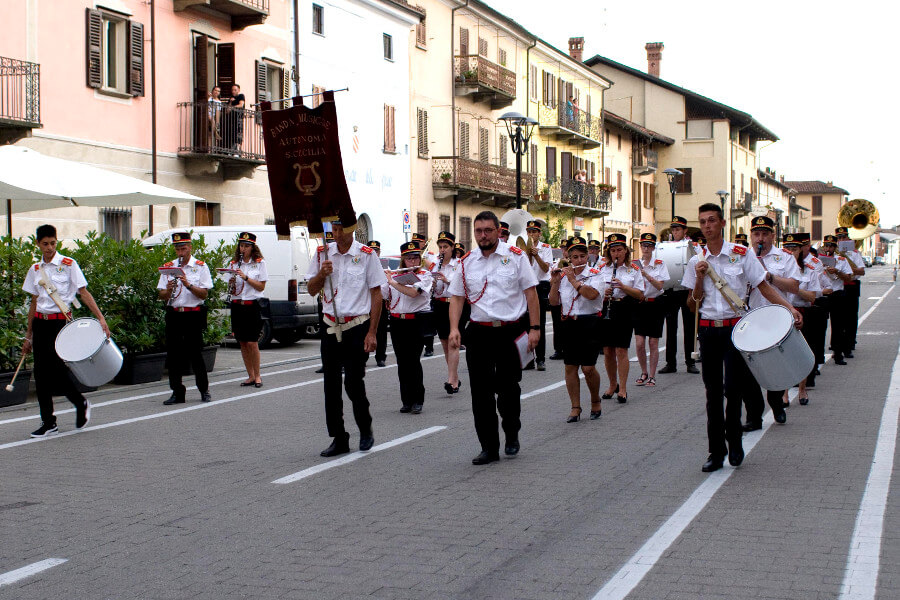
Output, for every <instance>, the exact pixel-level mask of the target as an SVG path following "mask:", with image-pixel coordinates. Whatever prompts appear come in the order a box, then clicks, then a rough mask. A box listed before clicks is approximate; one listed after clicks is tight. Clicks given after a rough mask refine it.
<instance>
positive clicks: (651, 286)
mask: <svg viewBox="0 0 900 600" xmlns="http://www.w3.org/2000/svg"><path fill="white" fill-rule="evenodd" d="M640 240H641V260H640V261H638V267H639V268H640V270H641V275H643V276H644V300H643V301H642V302H641V303H640V304H638V307H637V310H636V311H635V320H634V345H635V350H636V351H637V359H638V363H639V364H640V365H641V376H640V377H638V378H637V379H636V380H635V383H636V384H638V385H646V386H649V387H653V386H655V385H656V366H657V365H658V364H659V338H661V337H662V330H663V321H665V318H666V313H665V308H664V307H663V303H662V302H661V300H662V288H663V284H664V283H665V282H666V281H668V280H669V269H668V268H667V267H666V263H664V262H663V261H662V260H660V259H658V258H657V259H655V260H654V259H653V249H654V248H656V235H655V234H652V233H642V234H641V237H640ZM693 333H694V332H693V331H691V332H690V335H693ZM685 335H688V332H685ZM647 338H649V339H650V366H649V368H648V366H647V350H646V346H645V339H647Z"/></svg>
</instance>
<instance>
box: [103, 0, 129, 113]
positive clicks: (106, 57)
mask: <svg viewBox="0 0 900 600" xmlns="http://www.w3.org/2000/svg"><path fill="white" fill-rule="evenodd" d="M100 17H101V19H102V20H103V25H102V27H101V33H100V57H101V60H102V65H101V76H102V78H103V83H102V85H101V87H100V90H101V91H103V92H111V93H113V94H125V95H127V96H128V97H131V94H129V93H128V56H127V55H126V53H127V51H128V44H127V41H126V40H127V36H128V20H127V19H126V18H125V17H119V16H117V15H113V14H111V13H108V12H106V11H101V13H100ZM111 26H112V27H114V28H115V40H114V42H115V48H114V49H111V48H110V41H109V38H110V36H109V30H110V27H111ZM111 54H112V59H113V60H114V61H115V65H114V67H113V68H114V70H115V77H116V81H115V82H113V84H112V85H110V78H109V71H110V56H111Z"/></svg>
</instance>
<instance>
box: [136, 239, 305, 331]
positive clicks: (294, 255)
mask: <svg viewBox="0 0 900 600" xmlns="http://www.w3.org/2000/svg"><path fill="white" fill-rule="evenodd" d="M174 231H183V228H182V229H169V230H166V231H161V232H159V233H157V234H154V235H152V236H150V237H148V238H147V239H145V240H144V241H143V244H144V246H146V247H152V246H155V245H157V244H160V243H163V241H165V240H168V239H170V238H171V235H172V232H174ZM188 231H191V232H192V235H193V236H194V237H198V236H200V235H203V237H204V239H205V240H206V244H207V246H209V245H215V244H218V243H219V241H220V240H221V241H224V242H225V243H226V244H232V243H234V242H235V241H236V240H237V236H238V234H239V233H240V232H242V231H252V232H253V233H255V234H256V236H257V237H256V243H257V245H258V246H259V249H260V250H261V251H262V254H263V256H264V257H265V259H266V266H267V267H268V271H269V281H268V283H267V284H266V290H265V294H266V297H267V298H268V299H269V305H268V306H267V307H263V309H262V314H263V328H262V332H261V334H260V336H259V343H260V345H266V344H269V343H270V342H271V341H272V339H273V338H274V339H276V340H278V341H279V342H281V343H282V344H292V343H294V342H296V341H297V340H299V339H300V338H302V337H315V336H317V335H318V329H319V318H318V315H317V312H316V307H317V301H316V298H314V297H312V296H310V295H309V293H308V292H307V290H306V271H307V269H308V268H309V262H310V259H311V257H312V255H313V253H314V252H315V247H316V243H315V241H313V240H311V239H310V238H309V231H308V230H307V229H306V227H292V228H291V239H289V240H279V239H278V235H277V234H276V233H275V226H274V225H247V226H237V225H229V226H210V227H191V228H188ZM219 266H220V265H210V269H211V270H213V269H215V268H216V267H219ZM221 266H224V265H221ZM213 275H215V273H213Z"/></svg>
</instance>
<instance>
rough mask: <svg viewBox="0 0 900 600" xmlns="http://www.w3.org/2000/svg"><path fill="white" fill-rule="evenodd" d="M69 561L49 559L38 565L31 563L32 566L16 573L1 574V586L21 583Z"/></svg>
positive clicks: (39, 562)
mask: <svg viewBox="0 0 900 600" xmlns="http://www.w3.org/2000/svg"><path fill="white" fill-rule="evenodd" d="M67 560H68V559H65V558H47V559H44V560H41V561H38V562H36V563H31V564H30V565H26V566H24V567H22V568H20V569H16V570H15V571H9V572H7V573H0V586H3V585H9V584H11V583H15V582H17V581H21V580H23V579H26V578H28V577H31V576H32V575H37V574H38V573H41V572H42V571H46V570H47V569H51V568H53V567H55V566H57V565H61V564H63V563H64V562H66V561H67Z"/></svg>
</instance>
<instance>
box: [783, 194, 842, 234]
mask: <svg viewBox="0 0 900 600" xmlns="http://www.w3.org/2000/svg"><path fill="white" fill-rule="evenodd" d="M784 184H785V185H787V186H789V187H790V188H791V189H793V190H795V191H796V201H797V204H798V205H799V206H801V207H803V208H804V209H806V210H807V211H808V214H809V232H810V234H811V237H812V243H813V244H818V243H819V242H821V241H822V238H823V237H824V236H826V235H829V234H833V233H834V229H835V227H837V226H838V224H837V219H838V212H840V210H841V206H842V205H843V204H844V203H845V202H847V200H848V195H849V193H850V192H848V191H847V190H845V189H843V188H839V187H837V186H835V185H834V184H833V183H832V182H830V181H829V182H824V181H817V180H808V181H785V182H784Z"/></svg>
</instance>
